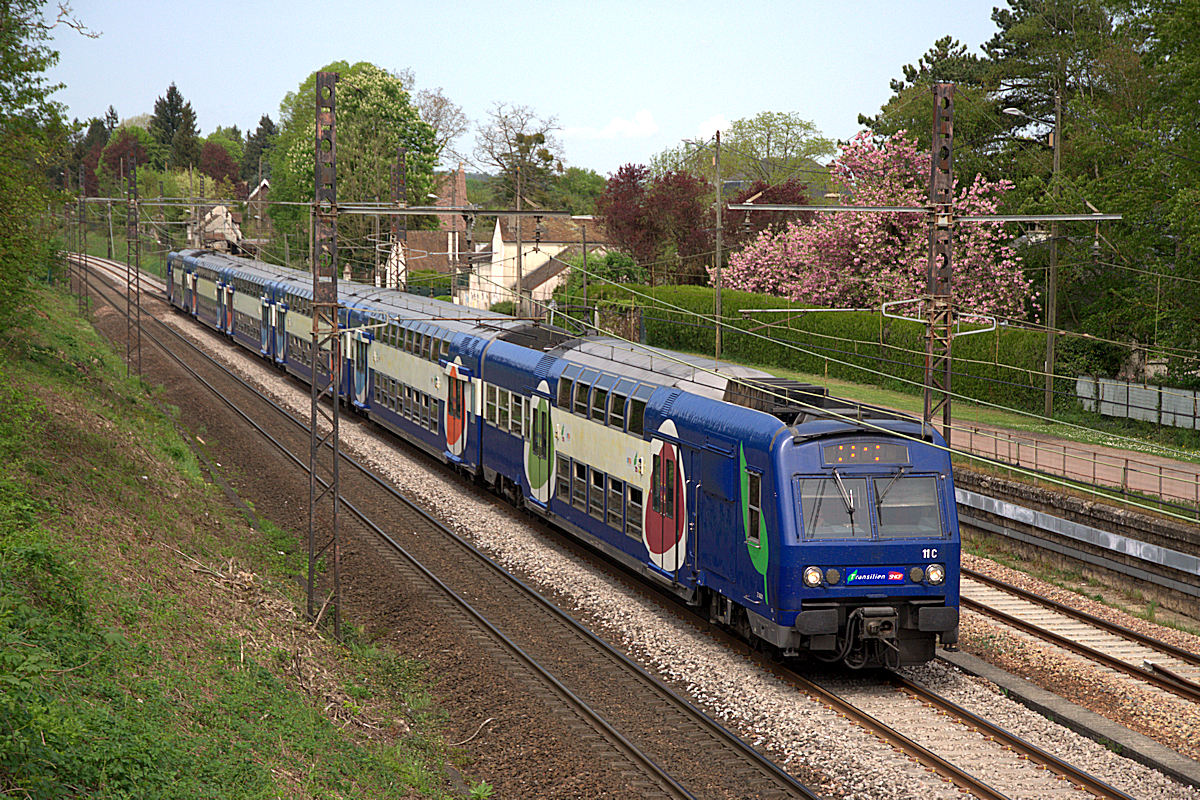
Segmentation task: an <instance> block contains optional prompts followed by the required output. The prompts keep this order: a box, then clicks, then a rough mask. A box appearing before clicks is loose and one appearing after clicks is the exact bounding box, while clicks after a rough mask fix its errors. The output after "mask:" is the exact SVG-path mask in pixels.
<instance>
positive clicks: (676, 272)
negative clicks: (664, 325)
mask: <svg viewBox="0 0 1200 800" xmlns="http://www.w3.org/2000/svg"><path fill="white" fill-rule="evenodd" d="M710 192H711V189H710V188H709V186H708V184H706V183H705V182H704V181H702V180H700V179H698V178H696V177H695V176H693V175H690V174H688V173H686V172H676V171H670V172H666V173H664V174H662V175H656V176H653V177H652V176H651V175H650V170H649V169H648V168H647V167H645V166H643V165H641V164H626V165H625V166H623V167H621V168H620V169H618V170H617V171H616V173H614V174H613V175H612V176H610V177H609V179H608V184H607V186H606V187H605V190H604V194H603V195H601V197H600V199H599V200H598V201H597V203H596V212H597V215H598V216H599V217H600V218H601V220H602V221H603V223H604V227H605V230H606V231H608V235H609V237H610V239H611V240H612V241H613V243H614V244H616V245H617V247H618V248H620V249H621V250H624V251H625V252H627V253H629V254H630V255H632V256H633V258H634V260H635V261H637V263H638V264H639V265H641V266H644V267H647V268H648V269H649V271H650V275H651V281H652V282H655V283H658V282H660V281H662V280H664V279H665V280H668V281H670V282H681V283H693V282H698V281H702V280H705V279H706V276H705V273H704V259H705V257H706V256H707V253H708V251H709V250H710V248H711V242H712V235H711V214H712V212H711V210H710V209H709V206H710V205H711V204H710V203H708V202H707V198H708V196H709V193H710Z"/></svg>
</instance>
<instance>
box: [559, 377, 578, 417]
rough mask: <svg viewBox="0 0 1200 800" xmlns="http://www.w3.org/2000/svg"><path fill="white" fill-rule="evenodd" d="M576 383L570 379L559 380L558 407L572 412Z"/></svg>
mask: <svg viewBox="0 0 1200 800" xmlns="http://www.w3.org/2000/svg"><path fill="white" fill-rule="evenodd" d="M574 385H575V382H574V381H572V380H571V379H570V378H559V379H558V407H559V408H562V409H565V410H567V411H570V410H571V393H572V391H573V388H572V387H574Z"/></svg>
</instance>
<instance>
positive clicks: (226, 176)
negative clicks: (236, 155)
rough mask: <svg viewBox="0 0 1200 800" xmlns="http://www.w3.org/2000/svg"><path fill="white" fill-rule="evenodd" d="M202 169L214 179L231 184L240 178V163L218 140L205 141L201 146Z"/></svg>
mask: <svg viewBox="0 0 1200 800" xmlns="http://www.w3.org/2000/svg"><path fill="white" fill-rule="evenodd" d="M199 166H200V171H201V172H203V173H204V174H205V175H207V176H208V177H210V178H212V179H213V180H214V181H226V182H228V183H230V184H233V183H236V182H237V180H238V172H239V170H238V164H237V162H236V161H234V160H233V156H231V155H229V150H227V149H226V148H225V147H223V146H222V145H220V144H218V143H217V142H205V143H204V146H203V147H201V148H200V164H199Z"/></svg>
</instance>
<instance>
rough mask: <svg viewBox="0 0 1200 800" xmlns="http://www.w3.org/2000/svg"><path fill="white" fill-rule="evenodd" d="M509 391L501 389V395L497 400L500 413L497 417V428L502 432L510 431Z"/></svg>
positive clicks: (497, 408)
mask: <svg viewBox="0 0 1200 800" xmlns="http://www.w3.org/2000/svg"><path fill="white" fill-rule="evenodd" d="M509 402H510V401H509V399H508V390H507V389H501V390H500V395H499V397H498V398H497V400H496V410H497V411H498V412H499V413H498V415H497V416H496V427H498V428H499V429H500V430H502V431H503V430H508V404H509Z"/></svg>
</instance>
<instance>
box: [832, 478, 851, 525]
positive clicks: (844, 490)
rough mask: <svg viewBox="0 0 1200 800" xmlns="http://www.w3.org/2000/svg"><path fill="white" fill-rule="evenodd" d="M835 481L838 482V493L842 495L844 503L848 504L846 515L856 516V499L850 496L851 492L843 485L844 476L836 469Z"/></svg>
mask: <svg viewBox="0 0 1200 800" xmlns="http://www.w3.org/2000/svg"><path fill="white" fill-rule="evenodd" d="M833 479H834V480H835V481H837V487H838V491H839V492H841V494H842V502H843V503H845V504H846V513H847V514H849V515H850V516H852V517H853V516H854V498H853V497H852V496H851V494H850V490H849V489H847V488H846V484H844V483H842V476H841V475H840V474H838V471H837V470H836V469H835V470H834V471H833Z"/></svg>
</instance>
